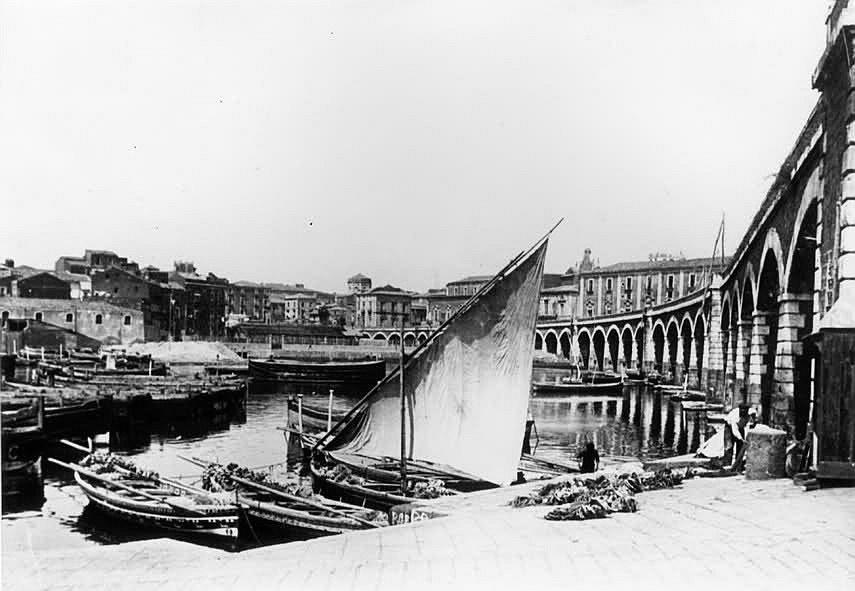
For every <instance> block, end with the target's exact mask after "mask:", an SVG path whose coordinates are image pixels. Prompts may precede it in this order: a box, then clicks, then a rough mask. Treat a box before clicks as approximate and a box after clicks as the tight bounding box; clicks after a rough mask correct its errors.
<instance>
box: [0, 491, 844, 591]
mask: <svg viewBox="0 0 855 591" xmlns="http://www.w3.org/2000/svg"><path fill="white" fill-rule="evenodd" d="M529 487H530V485H527V487H526V488H529ZM523 491H524V489H523V488H519V487H514V488H513V489H505V490H498V491H488V492H487V493H480V494H476V495H474V496H472V497H471V498H468V499H464V500H461V499H454V500H443V501H441V502H438V503H434V506H435V508H436V509H437V510H441V511H444V512H448V513H449V515H448V516H447V517H445V518H442V519H435V520H431V521H425V522H420V523H415V524H410V525H405V526H397V527H391V528H386V529H381V530H372V531H363V532H356V533H354V534H349V535H343V536H333V537H327V538H321V539H317V540H312V541H308V542H298V543H292V544H287V545H280V546H270V547H265V548H259V549H255V550H250V551H245V552H242V553H239V554H230V553H227V552H223V551H220V550H214V549H210V548H203V547H199V546H194V545H191V544H186V543H183V542H177V541H173V540H168V539H162V540H149V541H145V542H135V543H129V544H122V545H118V546H103V547H93V548H86V549H83V550H81V549H79V548H78V549H75V550H73V551H70V550H68V549H65V550H63V549H57V550H51V551H47V552H42V553H40V554H38V555H34V554H33V553H31V552H28V551H27V550H26V549H25V548H9V549H4V550H3V552H2V588H3V589H4V590H8V591H14V590H19V589H20V590H31V589H57V590H64V589H81V590H83V589H85V590H86V591H94V590H98V589H111V590H114V589H145V588H157V589H158V590H169V589H176V590H180V591H192V590H194V589H200V590H205V591H211V590H213V589H252V590H254V591H256V590H261V589H299V590H326V589H330V590H338V589H353V590H374V589H381V590H387V589H392V590H396V591H397V590H405V589H406V590H409V589H426V588H437V589H445V588H454V589H524V590H529V589H532V590H542V589H562V590H570V589H596V588H598V587H599V586H602V587H603V588H607V589H613V588H620V589H623V588H627V589H648V588H650V589H672V588H680V589H684V588H685V589H693V590H694V589H712V588H716V589H723V588H727V587H733V586H734V585H735V586H736V587H737V588H739V589H741V590H749V591H754V590H757V589H776V590H778V589H811V590H816V589H855V489H826V490H819V491H812V492H804V491H803V490H802V489H801V488H799V487H796V486H794V485H793V484H792V483H791V482H790V481H788V480H774V481H749V480H745V479H744V478H743V477H730V478H707V479H696V480H689V481H687V482H685V483H684V485H683V486H682V487H680V488H677V489H673V490H662V491H653V492H647V493H643V494H640V495H638V497H637V499H638V501H639V507H640V509H639V512H638V513H634V514H617V515H612V516H610V517H608V518H606V519H601V520H594V521H586V522H551V521H546V520H545V519H543V518H542V516H543V515H544V514H545V513H546V512H547V511H548V509H547V508H544V507H529V508H524V509H513V508H510V507H508V506H507V504H506V503H507V501H508V500H509V499H510V498H512V497H513V496H515V495H516V494H519V493H521V492H523Z"/></svg>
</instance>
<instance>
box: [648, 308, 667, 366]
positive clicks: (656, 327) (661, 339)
mask: <svg viewBox="0 0 855 591" xmlns="http://www.w3.org/2000/svg"><path fill="white" fill-rule="evenodd" d="M651 338H652V339H653V369H655V370H656V371H657V372H659V373H665V325H664V324H663V323H662V321H661V320H657V321H656V322H655V323H654V324H653V334H652V335H651Z"/></svg>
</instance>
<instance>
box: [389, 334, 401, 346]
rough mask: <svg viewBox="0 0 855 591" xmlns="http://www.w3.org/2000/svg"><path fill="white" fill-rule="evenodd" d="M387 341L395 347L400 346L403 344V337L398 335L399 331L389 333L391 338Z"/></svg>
mask: <svg viewBox="0 0 855 591" xmlns="http://www.w3.org/2000/svg"><path fill="white" fill-rule="evenodd" d="M386 343H387V344H389V345H392V346H394V347H398V346H400V345H401V337H400V336H399V335H398V333H396V332H393V333H391V334H390V335H389V338H388V339H386Z"/></svg>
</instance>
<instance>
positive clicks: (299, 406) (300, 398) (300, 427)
mask: <svg viewBox="0 0 855 591" xmlns="http://www.w3.org/2000/svg"><path fill="white" fill-rule="evenodd" d="M297 430H298V431H299V432H300V435H302V434H303V395H302V394H297Z"/></svg>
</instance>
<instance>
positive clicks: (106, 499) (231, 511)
mask: <svg viewBox="0 0 855 591" xmlns="http://www.w3.org/2000/svg"><path fill="white" fill-rule="evenodd" d="M49 461H51V462H52V463H55V464H57V465H60V466H63V467H66V468H70V469H72V470H74V479H75V481H76V482H77V485H78V486H79V487H80V488H81V490H82V491H83V492H84V493H85V494H86V496H87V497H88V498H89V502H90V503H91V504H93V505H94V506H95V507H96V508H98V509H99V510H101V511H102V512H103V513H105V514H107V515H110V516H112V517H115V518H117V519H120V520H122V521H124V522H128V523H133V524H135V525H140V526H144V527H154V528H159V529H166V530H170V531H173V532H179V533H182V534H189V535H203V536H213V537H215V538H221V539H235V538H237V536H238V508H237V507H236V506H235V505H233V504H229V503H228V502H226V501H220V500H219V499H214V498H212V497H213V496H212V495H206V494H195V493H194V492H192V491H191V489H190V487H185V486H181V485H180V484H179V483H168V482H167V481H166V479H160V478H156V477H146V476H145V475H141V474H134V473H132V472H128V471H126V470H121V469H114V470H112V471H108V472H102V473H100V474H99V473H95V472H93V471H91V470H88V469H87V468H85V467H83V466H79V465H76V464H66V463H65V462H60V461H59V460H55V459H53V458H49Z"/></svg>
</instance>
